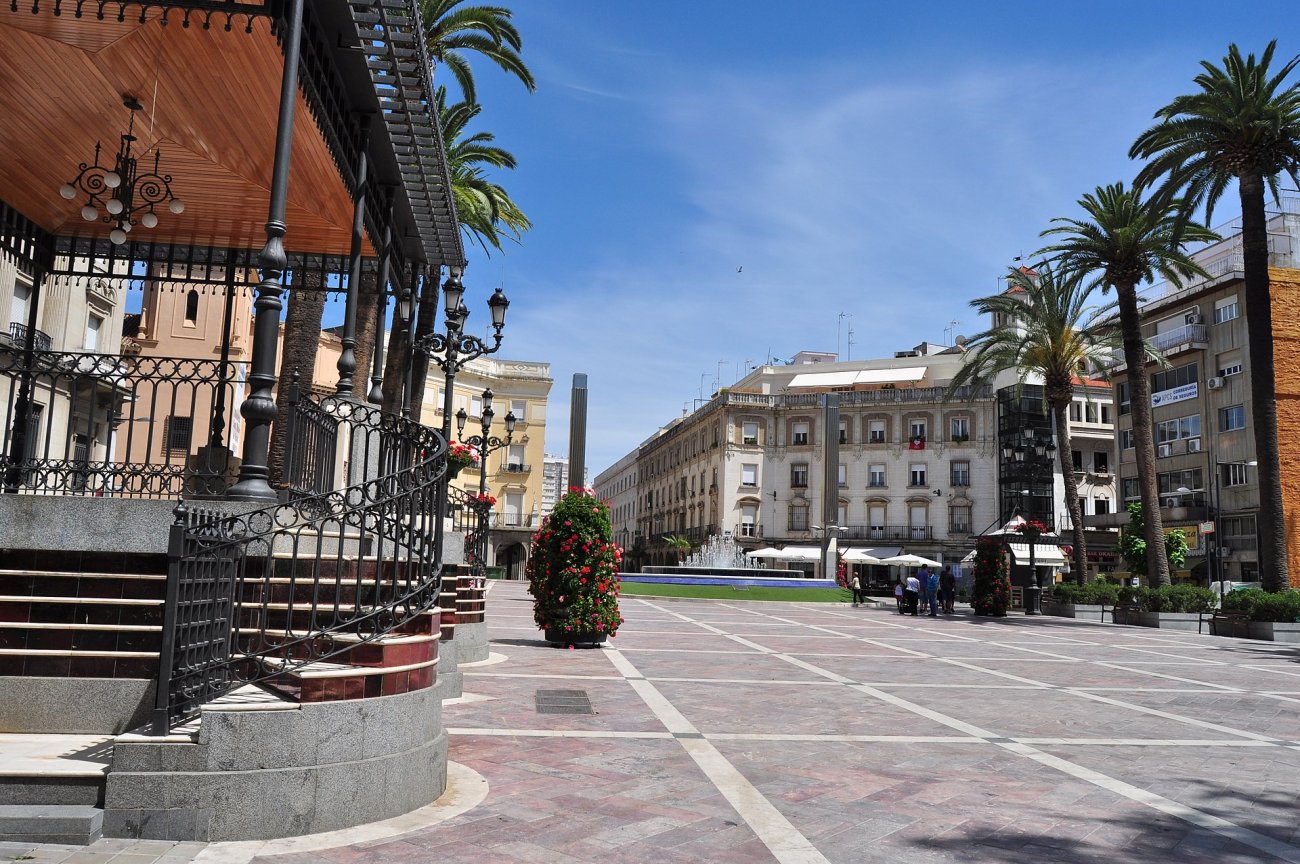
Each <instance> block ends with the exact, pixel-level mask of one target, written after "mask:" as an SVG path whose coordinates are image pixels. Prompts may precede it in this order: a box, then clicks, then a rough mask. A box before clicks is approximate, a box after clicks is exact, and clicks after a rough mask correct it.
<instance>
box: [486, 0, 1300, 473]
mask: <svg viewBox="0 0 1300 864" xmlns="http://www.w3.org/2000/svg"><path fill="white" fill-rule="evenodd" d="M511 5H513V6H514V7H515V8H516V21H517V23H518V26H519V29H520V31H521V32H522V34H523V36H524V56H525V59H526V60H527V62H528V63H529V65H530V67H531V68H532V69H533V71H534V73H535V74H536V76H537V80H538V92H536V93H533V94H529V93H527V92H525V91H524V89H523V88H522V87H521V86H520V85H519V84H518V83H517V82H515V81H514V80H512V79H509V78H507V77H506V76H505V75H504V74H503V73H500V72H499V71H498V70H497V69H496V68H495V67H490V66H488V65H487V64H485V63H484V62H482V61H478V62H477V63H476V69H477V75H476V78H477V81H478V85H479V98H480V101H481V102H482V103H483V104H484V106H485V107H484V111H483V114H482V115H480V117H479V119H478V120H477V121H476V123H477V125H476V126H475V127H474V128H476V129H488V130H491V131H493V132H495V133H496V135H497V137H498V142H499V143H501V144H502V145H503V146H505V147H507V148H508V149H510V150H512V151H513V152H514V153H515V154H516V155H517V156H518V157H519V160H520V167H519V169H518V170H517V171H515V172H512V173H509V174H507V175H505V176H503V177H502V178H501V182H503V183H504V184H505V185H506V186H507V188H509V189H510V191H511V193H512V194H513V196H514V197H515V199H516V201H518V202H519V203H520V205H521V206H522V207H523V208H524V210H525V212H527V213H528V215H529V216H530V217H531V218H532V220H533V222H534V224H535V228H534V229H533V230H532V231H531V232H529V233H528V234H527V235H526V236H525V238H524V242H523V244H522V245H521V246H511V247H509V248H508V249H507V250H506V252H505V254H500V253H495V254H493V256H492V257H491V259H490V260H489V259H486V258H484V256H482V255H481V254H475V255H474V256H473V258H472V260H471V264H470V267H469V268H468V270H467V271H466V284H467V289H468V290H467V296H466V302H467V303H469V304H470V305H471V308H472V309H474V310H475V314H474V317H473V318H472V319H471V321H477V322H478V323H479V324H480V325H481V324H482V323H483V322H484V320H485V319H486V307H485V306H484V305H483V304H484V302H485V300H486V298H487V296H488V294H489V293H490V291H491V290H492V289H494V288H495V287H496V286H497V285H498V284H504V286H505V290H506V292H507V294H508V295H509V296H510V298H511V301H512V305H511V308H510V321H509V323H508V325H507V328H506V342H505V345H504V346H503V348H502V352H501V356H504V357H513V358H520V359H529V360H541V361H548V362H550V363H551V366H552V373H553V375H554V378H555V387H554V389H553V390H552V395H551V408H550V414H549V418H548V426H547V432H548V434H547V443H546V447H547V450H548V451H549V452H554V453H566V452H567V449H568V440H567V439H568V401H569V384H570V379H571V377H572V375H573V373H574V372H585V373H587V374H588V376H589V388H590V390H589V405H590V417H589V427H588V450H587V462H588V466H589V468H590V469H591V476H592V477H593V478H594V477H595V475H596V473H597V472H599V471H600V470H602V469H603V468H605V467H606V466H608V465H609V464H610V463H612V462H613V461H614V460H615V459H617V458H619V457H620V456H621V455H622V454H624V453H626V452H627V451H628V450H630V449H631V448H633V447H635V446H636V445H637V444H638V443H639V442H640V441H642V440H643V439H645V438H646V437H647V436H649V435H650V434H651V433H652V432H653V430H654V429H656V428H657V427H658V426H660V425H662V424H664V423H666V422H668V421H669V420H670V419H672V418H673V417H675V416H678V415H680V414H681V413H682V410H683V406H684V405H693V403H694V400H695V399H696V398H698V397H699V396H700V394H701V391H703V392H704V394H705V395H706V396H707V395H708V393H710V392H711V391H712V388H713V386H714V384H715V382H717V381H720V382H721V384H723V385H724V386H725V385H728V384H730V383H732V381H734V380H735V379H736V378H737V377H738V376H739V374H740V373H741V371H742V368H743V367H744V366H745V365H746V363H747V362H748V363H750V364H754V363H761V362H762V361H763V359H764V358H765V357H767V356H769V354H770V355H772V356H775V357H778V358H788V357H790V356H792V355H793V354H794V353H795V352H797V351H800V350H803V349H812V350H827V351H834V350H836V347H837V324H839V323H840V322H841V319H840V317H839V315H840V313H845V314H846V315H851V316H852V317H851V318H845V319H842V320H843V325H844V326H843V327H842V328H841V329H840V333H841V335H840V337H839V338H840V340H841V341H840V348H841V349H843V348H844V345H843V339H844V336H843V335H842V334H843V333H844V332H845V331H846V330H847V328H848V327H849V326H851V327H852V329H853V331H854V346H853V357H854V358H863V357H873V356H887V355H889V354H891V353H892V352H893V351H895V350H898V349H901V348H905V347H910V346H912V345H914V344H916V343H917V342H920V341H922V340H927V339H928V340H932V341H944V338H945V330H947V329H948V328H949V327H950V322H953V321H957V322H959V323H958V324H957V325H956V326H955V328H954V330H955V332H957V333H965V334H971V333H974V332H976V331H977V330H979V329H981V322H979V321H978V320H976V317H975V316H974V314H973V312H972V311H971V310H970V308H969V306H968V303H969V301H970V300H971V299H972V298H974V297H977V296H981V295H984V294H988V293H991V292H993V291H994V290H997V288H998V278H999V276H1000V275H1001V274H1002V273H1003V272H1005V269H1006V267H1007V266H1008V265H1009V264H1010V263H1011V261H1012V259H1013V257H1014V256H1016V255H1019V254H1021V253H1022V252H1023V253H1026V254H1028V253H1029V252H1032V251H1033V250H1034V249H1036V248H1038V246H1039V245H1040V241H1039V239H1038V232H1039V231H1041V230H1042V229H1043V228H1044V227H1045V226H1046V225H1047V224H1048V220H1049V219H1051V218H1052V217H1055V216H1063V215H1075V213H1076V208H1075V203H1074V202H1075V201H1076V200H1077V199H1078V197H1079V196H1080V194H1082V193H1083V192H1085V191H1088V190H1090V189H1092V188H1093V187H1094V186H1096V185H1098V184H1103V183H1109V182H1114V181H1117V180H1125V181H1127V180H1129V179H1130V178H1131V177H1132V175H1133V174H1134V173H1135V170H1136V168H1135V166H1134V164H1133V163H1131V162H1130V161H1129V160H1128V158H1127V156H1126V154H1127V150H1128V146H1129V144H1130V143H1131V142H1132V140H1133V138H1134V137H1135V136H1136V135H1137V134H1138V133H1139V132H1140V131H1142V130H1143V129H1144V128H1146V126H1147V125H1148V123H1149V121H1150V118H1151V114H1152V112H1153V111H1154V110H1155V109H1156V108H1158V107H1159V106H1161V105H1163V104H1164V103H1165V102H1167V101H1168V100H1169V99H1170V98H1171V97H1173V96H1175V95H1177V94H1179V93H1181V92H1186V91H1187V90H1189V89H1190V82H1191V79H1192V78H1193V77H1194V75H1195V74H1196V72H1197V71H1198V66H1197V63H1198V61H1199V60H1201V59H1203V58H1208V59H1213V60H1216V61H1217V60H1218V59H1219V58H1221V57H1222V56H1223V54H1224V52H1225V50H1226V47H1227V45H1228V43H1229V42H1232V41H1236V42H1238V43H1239V44H1241V46H1242V47H1243V49H1246V50H1253V51H1260V50H1262V49H1263V47H1264V45H1265V44H1266V43H1267V41H1268V40H1269V39H1271V38H1274V37H1280V38H1281V40H1282V41H1281V42H1280V45H1279V53H1280V54H1284V55H1286V56H1290V55H1291V54H1294V53H1296V52H1300V36H1296V35H1295V32H1294V29H1293V28H1289V27H1284V26H1283V22H1285V21H1288V20H1293V17H1294V7H1292V6H1289V5H1287V4H1283V3H1262V2H1260V3H1244V4H1240V5H1238V6H1236V7H1231V8H1230V7H1228V6H1224V5H1223V4H1222V3H1201V2H1179V3H1176V4H1165V3H1141V2H1136V3H1135V2H1127V3H1112V2H1100V3H1097V2H1094V3H1090V4H1061V3H1041V2H1010V3H970V2H942V3H913V4H897V3H888V4H886V3H876V2H865V0H859V2H849V0H834V2H831V0H824V2H823V0H802V2H786V3H781V4H777V3H773V2H768V0H744V2H741V0H718V2H713V3H696V2H686V0H664V2H655V3H651V2H633V0H549V2H527V3H522V2H521V3H515V4H511ZM1233 211H1234V207H1233V202H1232V201H1228V202H1225V204H1224V205H1223V207H1222V210H1221V211H1218V212H1216V214H1215V220H1214V221H1215V222H1216V223H1219V222H1222V221H1224V220H1226V219H1228V218H1231V217H1232V216H1233V215H1234V212H1233ZM738 268H743V269H741V270H740V272H737V271H738ZM719 361H721V365H720V363H719Z"/></svg>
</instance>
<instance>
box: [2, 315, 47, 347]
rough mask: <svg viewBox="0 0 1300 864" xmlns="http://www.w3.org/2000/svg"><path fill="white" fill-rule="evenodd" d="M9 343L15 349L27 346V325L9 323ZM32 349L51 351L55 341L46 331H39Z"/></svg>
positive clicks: (15, 322)
mask: <svg viewBox="0 0 1300 864" xmlns="http://www.w3.org/2000/svg"><path fill="white" fill-rule="evenodd" d="M9 341H10V343H12V344H13V346H14V347H15V348H22V347H23V346H25V345H26V344H27V325H26V324H19V323H18V322H17V321H11V322H9ZM32 348H33V349H34V350H36V351H50V350H52V349H53V348H54V340H53V339H51V338H50V334H48V333H46V332H45V331H44V330H37V331H36V335H35V337H34V338H33V339H32Z"/></svg>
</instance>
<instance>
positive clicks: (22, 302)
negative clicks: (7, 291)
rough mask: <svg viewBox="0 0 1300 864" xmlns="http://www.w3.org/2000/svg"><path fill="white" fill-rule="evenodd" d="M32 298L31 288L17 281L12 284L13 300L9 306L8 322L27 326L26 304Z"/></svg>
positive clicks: (27, 284)
mask: <svg viewBox="0 0 1300 864" xmlns="http://www.w3.org/2000/svg"><path fill="white" fill-rule="evenodd" d="M31 296H32V286H31V285H30V284H29V283H27V282H24V281H22V280H21V279H19V280H18V281H16V282H14V299H13V302H12V303H11V304H10V306H9V320H10V321H13V322H14V323H16V324H22V325H23V326H26V325H27V303H28V301H29V300H30V299H31Z"/></svg>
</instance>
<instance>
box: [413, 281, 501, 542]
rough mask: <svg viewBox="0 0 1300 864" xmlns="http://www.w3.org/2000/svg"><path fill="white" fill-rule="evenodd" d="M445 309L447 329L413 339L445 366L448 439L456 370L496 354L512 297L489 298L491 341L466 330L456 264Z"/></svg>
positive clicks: (439, 519)
mask: <svg viewBox="0 0 1300 864" xmlns="http://www.w3.org/2000/svg"><path fill="white" fill-rule="evenodd" d="M442 297H443V312H444V313H445V315H446V322H445V324H446V332H445V333H437V332H435V333H430V334H428V335H427V336H424V337H422V338H420V339H417V340H413V346H412V347H413V350H414V351H417V352H419V353H420V354H421V355H423V356H424V357H426V358H427V359H429V360H431V361H433V362H434V363H437V364H438V368H439V369H441V370H442V373H443V380H444V388H445V389H444V390H443V394H442V437H443V439H444V440H445V441H447V442H448V443H450V442H451V406H452V404H453V403H452V399H453V397H454V393H453V392H452V388H453V386H454V385H455V383H456V373H457V372H459V371H460V370H461V369H463V368H464V367H465V364H466V363H469V362H470V361H471V360H475V359H477V358H479V357H482V356H483V355H485V354H495V353H496V352H497V351H498V350H499V349H500V348H501V331H502V329H503V328H504V327H505V326H506V309H507V308H508V307H509V306H510V301H509V300H507V299H506V295H505V293H504V292H503V291H502V290H501V289H500V288H498V289H497V290H496V291H494V292H493V294H492V296H491V297H489V298H488V301H487V302H488V311H489V312H490V313H491V315H492V330H493V334H492V337H491V338H492V341H491V344H489V343H488V342H486V341H484V340H483V339H480V338H479V337H477V336H474V335H471V334H468V333H466V332H465V320H466V319H467V318H469V309H468V308H466V306H465V303H464V299H465V286H464V284H463V283H462V282H461V271H460V269H459V268H452V269H451V271H450V272H449V273H448V275H447V280H446V281H445V282H443V284H442ZM404 301H405V308H404V309H402V308H399V309H398V314H399V316H400V317H402V318H403V320H405V321H408V322H409V321H410V320H411V315H412V309H411V299H410V296H409V295H405V296H404ZM448 479H449V478H444V479H443V481H442V482H441V483H440V484H439V486H438V501H437V505H436V506H437V513H436V514H435V522H434V538H435V543H436V544H437V548H438V549H441V548H442V535H443V516H444V515H445V514H446V512H447V482H448Z"/></svg>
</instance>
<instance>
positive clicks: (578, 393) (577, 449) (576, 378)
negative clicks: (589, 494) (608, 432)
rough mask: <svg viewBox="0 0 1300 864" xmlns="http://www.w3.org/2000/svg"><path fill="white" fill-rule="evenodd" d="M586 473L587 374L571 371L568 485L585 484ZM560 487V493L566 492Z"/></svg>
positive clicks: (579, 485)
mask: <svg viewBox="0 0 1300 864" xmlns="http://www.w3.org/2000/svg"><path fill="white" fill-rule="evenodd" d="M586 474H587V374H586V373H585V372H575V373H573V396H572V398H571V401H570V402H569V486H570V487H573V486H578V487H583V486H586V485H587V484H586ZM567 491H568V490H567V489H561V490H560V494H564V493H565V492H567Z"/></svg>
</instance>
